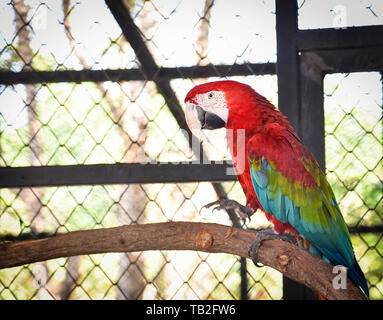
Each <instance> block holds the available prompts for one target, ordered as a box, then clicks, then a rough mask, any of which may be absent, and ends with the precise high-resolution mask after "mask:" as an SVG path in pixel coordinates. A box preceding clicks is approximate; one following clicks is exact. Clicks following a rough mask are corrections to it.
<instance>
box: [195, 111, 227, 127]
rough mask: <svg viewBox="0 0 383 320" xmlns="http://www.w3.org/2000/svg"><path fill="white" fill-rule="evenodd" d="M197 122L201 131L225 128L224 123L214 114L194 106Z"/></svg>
mask: <svg viewBox="0 0 383 320" xmlns="http://www.w3.org/2000/svg"><path fill="white" fill-rule="evenodd" d="M196 109H197V115H198V120H199V122H200V123H201V128H202V129H210V130H214V129H219V128H223V127H224V126H226V122H225V121H223V120H222V119H221V118H220V117H219V116H217V115H216V114H214V113H212V112H209V111H205V110H203V109H202V108H201V107H200V106H196Z"/></svg>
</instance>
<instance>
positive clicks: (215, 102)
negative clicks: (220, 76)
mask: <svg viewBox="0 0 383 320" xmlns="http://www.w3.org/2000/svg"><path fill="white" fill-rule="evenodd" d="M195 101H196V102H197V104H198V105H199V106H200V107H201V108H203V109H204V110H206V111H209V112H212V113H215V114H216V115H217V116H219V117H220V118H221V119H222V120H223V121H225V122H226V123H227V119H228V117H229V109H228V108H227V104H226V98H225V92H223V91H209V92H206V93H201V94H198V95H197V96H196V97H195Z"/></svg>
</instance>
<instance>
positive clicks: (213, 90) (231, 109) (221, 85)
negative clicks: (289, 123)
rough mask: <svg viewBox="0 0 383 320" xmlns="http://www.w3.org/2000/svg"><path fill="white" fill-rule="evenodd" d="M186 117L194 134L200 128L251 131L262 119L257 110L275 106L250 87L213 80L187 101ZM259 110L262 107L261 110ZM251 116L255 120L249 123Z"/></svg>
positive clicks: (193, 93) (190, 94) (197, 88)
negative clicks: (247, 125)
mask: <svg viewBox="0 0 383 320" xmlns="http://www.w3.org/2000/svg"><path fill="white" fill-rule="evenodd" d="M185 104H186V108H185V116H186V122H187V124H188V126H189V128H190V130H191V131H192V132H193V133H195V132H198V131H200V130H201V129H210V130H214V129H219V128H224V127H225V128H227V129H238V128H239V127H240V128H243V129H245V130H246V129H250V128H246V122H247V123H249V125H250V124H251V127H254V123H255V122H256V120H257V119H253V118H254V117H255V118H258V120H260V118H261V114H259V113H258V112H256V111H257V107H263V106H264V107H266V108H267V109H268V111H270V109H273V110H274V109H275V108H274V106H273V105H272V104H271V103H270V102H268V101H267V100H266V98H264V97H262V96H261V95H259V94H258V93H256V92H255V91H254V90H253V89H252V88H251V87H250V86H248V85H246V84H243V83H240V82H237V81H231V80H224V81H214V82H208V83H204V84H201V85H198V86H195V87H194V88H193V89H191V90H190V91H189V92H188V94H187V95H186V98H185ZM258 109H259V110H261V109H263V108H258ZM249 117H251V118H252V119H251V120H252V121H246V120H250V119H249Z"/></svg>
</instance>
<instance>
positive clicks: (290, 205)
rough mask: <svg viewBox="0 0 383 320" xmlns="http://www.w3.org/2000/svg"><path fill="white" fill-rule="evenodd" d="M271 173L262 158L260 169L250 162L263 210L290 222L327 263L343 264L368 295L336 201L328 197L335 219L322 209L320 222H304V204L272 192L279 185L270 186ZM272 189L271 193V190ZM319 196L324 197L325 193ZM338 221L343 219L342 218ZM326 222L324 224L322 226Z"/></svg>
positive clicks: (312, 250) (265, 160)
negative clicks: (342, 224) (302, 213)
mask: <svg viewBox="0 0 383 320" xmlns="http://www.w3.org/2000/svg"><path fill="white" fill-rule="evenodd" d="M272 173H273V169H272V168H271V166H270V164H269V163H268V161H267V159H265V158H263V159H262V162H261V166H260V168H259V170H256V169H255V168H254V166H252V165H250V176H251V180H252V184H253V187H254V191H255V193H256V195H257V197H258V200H259V202H260V204H261V205H262V207H263V209H264V210H265V211H266V212H268V213H271V214H273V215H274V216H275V217H276V218H277V219H278V220H279V221H281V222H282V223H287V222H288V223H290V225H292V226H293V227H294V228H295V229H296V230H297V231H298V232H299V233H300V234H301V236H302V237H303V238H305V239H307V240H309V241H310V243H311V244H312V248H311V249H310V251H311V252H312V253H314V254H316V255H318V256H320V257H321V258H323V259H324V260H326V261H327V262H329V261H330V262H331V263H333V264H334V265H344V266H346V267H347V268H348V270H349V276H350V277H351V279H353V280H354V281H355V282H356V284H358V285H359V286H360V287H361V288H362V290H363V291H364V292H365V294H366V295H367V296H368V287H367V283H366V280H365V278H364V275H363V272H362V271H361V270H360V267H359V265H358V263H357V262H356V259H355V256H354V252H353V249H352V246H351V242H350V239H349V235H348V231H347V232H344V230H343V229H342V227H341V224H340V221H338V219H342V218H341V214H340V212H339V209H338V206H337V205H336V202H335V200H334V199H327V200H328V202H329V203H331V205H332V206H333V207H334V208H335V210H336V216H335V219H334V218H332V217H331V214H330V213H329V212H327V213H326V210H327V209H323V210H325V211H324V212H325V214H327V215H323V216H322V217H321V216H320V215H319V219H320V218H321V219H323V221H322V222H323V223H312V221H311V222H310V221H307V220H305V219H303V218H302V216H301V210H302V209H303V207H299V206H298V205H296V203H295V201H294V199H291V198H289V197H288V196H287V195H286V194H283V193H282V191H281V189H282V188H280V187H279V189H278V191H277V192H275V190H274V189H273V188H275V187H277V188H278V186H270V184H271V182H270V181H269V180H270V179H269V177H270V174H272ZM273 183H275V181H273ZM273 190H274V192H272V191H273ZM322 196H323V197H326V195H325V194H324V193H323V195H322ZM307 197H308V195H307ZM307 203H308V205H310V204H311V200H310V199H307ZM324 207H325V206H324ZM341 223H344V222H343V221H341ZM326 224H327V227H324V226H326Z"/></svg>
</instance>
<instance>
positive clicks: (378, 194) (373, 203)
mask: <svg viewBox="0 0 383 320" xmlns="http://www.w3.org/2000/svg"><path fill="white" fill-rule="evenodd" d="M381 81H382V79H381V74H380V73H374V72H370V73H351V74H346V75H344V74H333V75H327V76H326V78H325V81H324V85H325V118H326V122H325V124H326V126H325V129H326V170H327V178H328V179H329V182H330V184H331V186H332V187H333V190H334V192H335V196H336V198H337V200H338V202H339V205H340V208H341V210H342V212H343V214H344V217H345V220H346V222H347V224H348V226H349V227H350V230H351V232H352V242H353V244H354V249H355V252H356V255H357V257H358V260H359V264H360V265H361V268H362V269H363V270H364V272H365V273H366V278H367V279H368V281H369V286H370V291H371V296H372V298H380V299H381V298H382V295H383V290H382V289H383V274H382V271H381V270H382V267H383V265H382V264H383V259H382V258H383V255H382V253H383V251H382V249H383V240H382V237H383V233H382V231H383V230H382V224H383V223H382V222H383V215H382V213H383V211H382V208H383V193H382V184H383V153H382V142H383V130H382V115H383V112H382V111H383V109H382V82H381Z"/></svg>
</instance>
